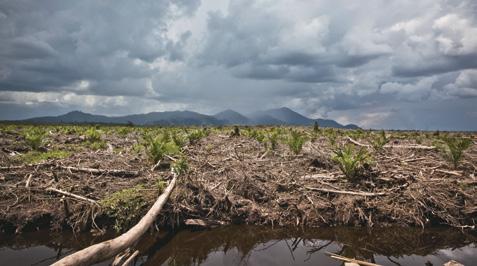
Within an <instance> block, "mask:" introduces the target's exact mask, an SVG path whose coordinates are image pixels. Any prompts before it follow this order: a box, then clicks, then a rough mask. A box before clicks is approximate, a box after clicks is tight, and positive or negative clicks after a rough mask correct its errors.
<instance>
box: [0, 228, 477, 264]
mask: <svg viewBox="0 0 477 266" xmlns="http://www.w3.org/2000/svg"><path fill="white" fill-rule="evenodd" d="M108 237H111V236H103V237H94V236H92V235H88V234H83V235H79V236H78V235H77V236H74V235H72V234H65V233H63V234H49V233H45V232H36V233H29V234H24V235H21V236H16V237H13V236H5V235H0V265H48V264H51V263H52V262H54V261H55V260H57V259H58V258H61V257H63V256H65V255H67V254H69V253H71V252H73V251H74V250H77V249H80V248H82V247H85V246H88V245H90V244H92V243H95V242H98V241H101V240H103V239H105V238H108ZM139 249H140V251H141V254H140V256H139V257H138V259H137V261H136V265H265V266H267V265H341V263H340V262H338V261H335V260H332V259H330V258H329V257H328V256H326V254H325V252H333V253H338V254H341V255H343V256H346V257H356V258H360V259H362V260H367V261H371V262H375V263H377V264H382V265H431V264H429V263H432V265H442V264H443V263H445V262H447V261H449V260H451V259H454V260H456V261H459V262H461V263H463V264H465V265H477V233H476V232H475V231H474V232H473V233H462V232H460V231H457V230H451V229H443V228H438V229H426V230H421V229H415V228H414V229H413V228H411V229H410V228H383V229H373V230H367V229H357V228H349V227H348V228H324V229H317V230H305V231H301V230H294V229H285V228H279V229H277V228H275V229H272V228H267V227H255V226H228V227H222V228H218V229H213V230H207V231H196V232H193V231H188V230H182V231H180V232H178V233H174V234H173V233H161V234H157V235H149V236H147V237H146V238H145V239H144V240H143V241H142V242H141V246H140V247H139ZM426 263H427V264H426ZM102 265H108V262H105V263H103V264H102Z"/></svg>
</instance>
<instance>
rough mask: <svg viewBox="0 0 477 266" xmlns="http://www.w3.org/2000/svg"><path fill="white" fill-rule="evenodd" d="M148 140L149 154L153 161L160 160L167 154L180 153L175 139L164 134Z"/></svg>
mask: <svg viewBox="0 0 477 266" xmlns="http://www.w3.org/2000/svg"><path fill="white" fill-rule="evenodd" d="M146 141H147V144H146V145H147V151H148V155H149V158H150V159H151V161H153V163H157V162H159V160H162V158H164V156H165V155H170V156H173V155H176V154H179V153H180V149H179V147H178V146H177V145H176V144H175V143H174V141H171V140H170V138H167V137H165V136H164V135H159V136H157V137H156V138H152V137H149V138H148V139H147V140H146Z"/></svg>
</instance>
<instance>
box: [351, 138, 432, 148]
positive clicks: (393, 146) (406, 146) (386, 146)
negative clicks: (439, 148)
mask: <svg viewBox="0 0 477 266" xmlns="http://www.w3.org/2000/svg"><path fill="white" fill-rule="evenodd" d="M346 138H347V140H348V141H350V142H351V143H353V144H355V145H357V146H360V147H366V148H370V147H371V145H368V144H363V143H361V142H358V141H356V140H354V139H352V138H350V137H348V136H347V137H346ZM383 148H390V149H416V150H434V149H435V148H436V147H435V146H424V145H389V144H388V145H384V146H383Z"/></svg>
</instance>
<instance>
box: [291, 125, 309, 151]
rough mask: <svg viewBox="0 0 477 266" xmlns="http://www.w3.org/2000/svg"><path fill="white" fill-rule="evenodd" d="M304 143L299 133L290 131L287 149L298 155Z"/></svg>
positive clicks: (303, 138)
mask: <svg viewBox="0 0 477 266" xmlns="http://www.w3.org/2000/svg"><path fill="white" fill-rule="evenodd" d="M304 143H305V137H303V136H302V135H301V134H300V132H298V131H295V130H292V131H291V132H290V137H289V139H288V147H290V150H291V151H293V153H295V154H299V153H300V152H301V149H302V148H303V144H304Z"/></svg>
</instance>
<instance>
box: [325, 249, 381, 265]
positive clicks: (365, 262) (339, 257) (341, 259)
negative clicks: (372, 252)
mask: <svg viewBox="0 0 477 266" xmlns="http://www.w3.org/2000/svg"><path fill="white" fill-rule="evenodd" d="M325 253H326V255H328V256H330V258H333V259H336V260H340V261H343V262H345V263H354V265H356V264H357V265H362V266H381V265H380V264H376V263H372V262H367V261H363V260H357V259H351V258H347V257H344V256H341V255H338V254H335V253H331V252H325ZM345 265H349V264H345ZM351 265H353V264H351Z"/></svg>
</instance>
